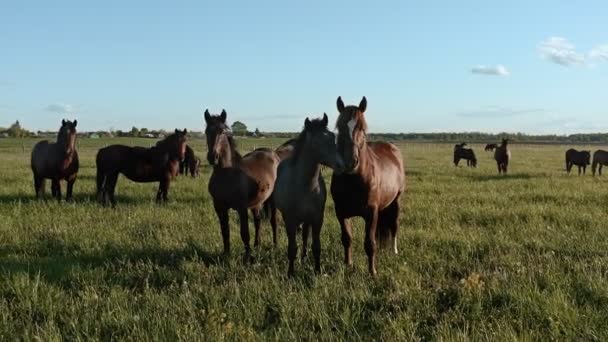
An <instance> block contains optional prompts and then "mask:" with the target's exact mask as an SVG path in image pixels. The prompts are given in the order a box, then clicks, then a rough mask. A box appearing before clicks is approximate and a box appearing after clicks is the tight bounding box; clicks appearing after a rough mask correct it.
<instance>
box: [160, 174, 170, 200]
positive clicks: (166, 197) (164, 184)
mask: <svg viewBox="0 0 608 342" xmlns="http://www.w3.org/2000/svg"><path fill="white" fill-rule="evenodd" d="M170 185H171V177H169V176H167V177H166V178H165V180H164V182H162V181H161V187H162V196H163V198H162V201H163V202H165V203H167V202H168V201H169V186H170Z"/></svg>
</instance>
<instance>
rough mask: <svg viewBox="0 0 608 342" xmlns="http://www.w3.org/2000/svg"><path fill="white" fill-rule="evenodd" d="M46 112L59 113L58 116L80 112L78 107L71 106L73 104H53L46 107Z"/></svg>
mask: <svg viewBox="0 0 608 342" xmlns="http://www.w3.org/2000/svg"><path fill="white" fill-rule="evenodd" d="M44 110H45V111H47V112H51V113H57V114H72V113H74V112H75V111H76V110H78V106H75V105H71V104H61V103H53V104H50V105H48V106H46V107H44Z"/></svg>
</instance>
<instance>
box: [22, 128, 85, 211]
mask: <svg viewBox="0 0 608 342" xmlns="http://www.w3.org/2000/svg"><path fill="white" fill-rule="evenodd" d="M77 124H78V120H74V122H71V121H69V120H68V121H66V120H61V128H59V134H57V142H56V143H49V142H48V141H47V140H44V141H41V142H39V143H37V144H36V145H35V146H34V149H33V150H32V157H31V164H30V165H31V167H32V172H33V173H34V190H35V191H36V196H37V197H38V198H40V197H42V195H43V194H44V181H45V179H46V178H49V179H51V182H52V184H51V192H52V194H53V197H55V198H56V199H57V200H61V183H60V181H61V180H62V179H64V180H66V181H67V182H68V189H67V194H66V197H65V199H66V201H71V200H72V191H73V189H74V182H76V176H77V175H78V167H79V163H78V152H76V125H77Z"/></svg>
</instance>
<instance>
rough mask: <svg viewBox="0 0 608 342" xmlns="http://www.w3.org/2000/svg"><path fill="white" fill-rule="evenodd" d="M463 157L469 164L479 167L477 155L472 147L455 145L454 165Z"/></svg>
mask: <svg viewBox="0 0 608 342" xmlns="http://www.w3.org/2000/svg"><path fill="white" fill-rule="evenodd" d="M461 159H464V160H466V161H467V166H469V167H477V157H475V152H474V151H473V149H472V148H465V147H454V166H458V163H459V162H460V160H461Z"/></svg>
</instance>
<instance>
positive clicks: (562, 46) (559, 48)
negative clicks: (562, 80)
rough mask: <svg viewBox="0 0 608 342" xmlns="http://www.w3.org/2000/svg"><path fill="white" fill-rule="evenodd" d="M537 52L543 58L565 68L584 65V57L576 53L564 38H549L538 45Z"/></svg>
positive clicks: (573, 47) (574, 48) (574, 47)
mask: <svg viewBox="0 0 608 342" xmlns="http://www.w3.org/2000/svg"><path fill="white" fill-rule="evenodd" d="M538 50H539V52H540V55H541V56H542V57H543V58H545V59H547V60H549V61H551V62H553V63H556V64H559V65H562V66H565V67H570V66H576V65H584V64H585V55H584V54H581V53H579V52H577V51H576V46H574V44H572V43H571V42H570V41H569V40H568V39H566V38H562V37H549V38H547V39H545V40H544V41H542V42H541V43H540V45H539V46H538Z"/></svg>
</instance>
